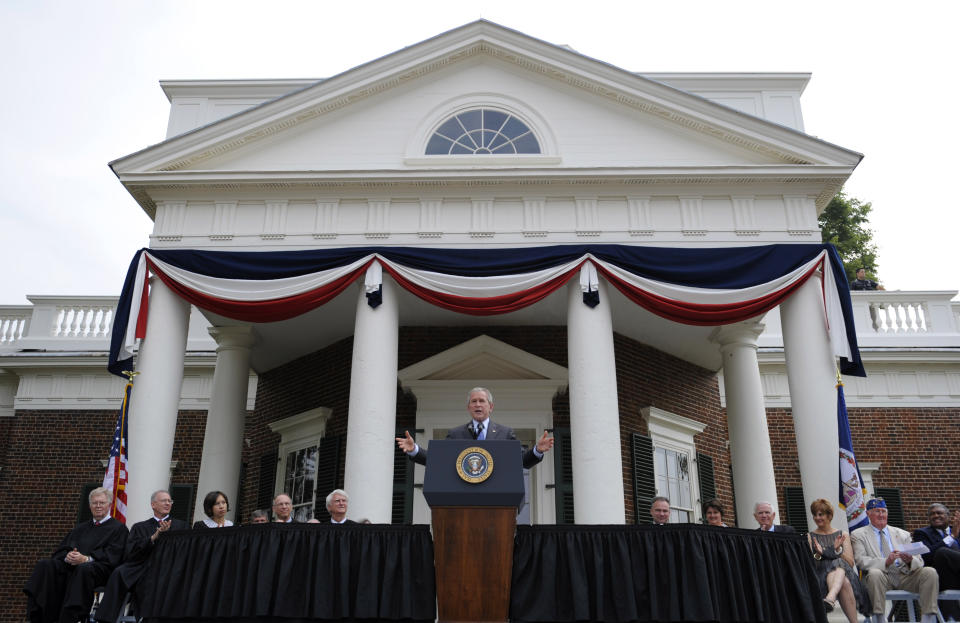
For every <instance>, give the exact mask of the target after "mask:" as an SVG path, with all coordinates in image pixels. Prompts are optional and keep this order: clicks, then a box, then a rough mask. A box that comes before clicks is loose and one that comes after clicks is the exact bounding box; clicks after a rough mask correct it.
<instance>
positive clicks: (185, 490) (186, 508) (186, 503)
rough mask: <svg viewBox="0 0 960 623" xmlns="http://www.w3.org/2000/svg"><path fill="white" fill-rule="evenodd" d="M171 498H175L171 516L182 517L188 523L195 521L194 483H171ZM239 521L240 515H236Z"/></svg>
mask: <svg viewBox="0 0 960 623" xmlns="http://www.w3.org/2000/svg"><path fill="white" fill-rule="evenodd" d="M170 499H171V500H173V508H172V509H170V516H171V517H173V518H174V519H182V520H183V521H185V522H187V525H190V524H192V523H193V502H194V493H193V485H170ZM236 517H237V523H240V519H241V517H240V515H236Z"/></svg>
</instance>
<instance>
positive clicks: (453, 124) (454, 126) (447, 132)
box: [437, 117, 463, 138]
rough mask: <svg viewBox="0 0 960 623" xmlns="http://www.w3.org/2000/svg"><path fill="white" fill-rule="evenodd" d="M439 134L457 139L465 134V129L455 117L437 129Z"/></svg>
mask: <svg viewBox="0 0 960 623" xmlns="http://www.w3.org/2000/svg"><path fill="white" fill-rule="evenodd" d="M437 134H442V135H443V136H446V137H449V138H456V137H457V136H460V135H461V134H463V127H462V126H461V125H460V122H459V121H457V119H456V117H454V118H452V119H447V120H446V121H445V122H444V123H443V125H441V126H440V127H439V128H437Z"/></svg>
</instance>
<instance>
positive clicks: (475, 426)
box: [397, 387, 553, 469]
mask: <svg viewBox="0 0 960 623" xmlns="http://www.w3.org/2000/svg"><path fill="white" fill-rule="evenodd" d="M467 413H469V414H470V418H471V419H470V421H469V422H467V423H466V424H464V425H463V426H457V427H455V428H451V429H450V432H448V433H447V439H477V440H484V439H503V440H509V439H513V440H515V439H516V438H517V436H516V435H515V434H514V433H513V429H512V428H510V427H509V426H504V425H503V424H497V423H496V422H494V421H492V420H491V419H490V414H491V413H493V394H491V393H490V390H489V389H487V388H485V387H474V388H473V389H471V390H470V392H469V393H468V394H467ZM397 446H398V447H399V448H400V449H401V450H403V451H404V452H406V454H407V456H408V457H410V460H412V461H415V462H417V463H419V464H420V465H426V464H427V450H426V448H421V447H420V445H419V444H417V443H416V442H415V441H414V440H413V437H411V436H410V431H404V436H403V437H397ZM552 447H553V437H548V436H547V431H543V435H541V437H540V439H538V440H537V443H536V445H535V446H534V447H532V448H527V449H526V450H524V452H523V466H524V468H526V469H530V468H531V467H533V466H534V465H536V464H537V463H539V462H540V461H542V460H543V455H544V454H545V453H546V452H548V451H549V450H550V448H552Z"/></svg>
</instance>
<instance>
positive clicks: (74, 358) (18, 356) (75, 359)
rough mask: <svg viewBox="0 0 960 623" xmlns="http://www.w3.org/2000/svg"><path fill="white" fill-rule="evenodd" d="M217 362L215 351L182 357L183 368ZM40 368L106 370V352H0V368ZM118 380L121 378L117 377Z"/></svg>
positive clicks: (206, 365) (194, 352)
mask: <svg viewBox="0 0 960 623" xmlns="http://www.w3.org/2000/svg"><path fill="white" fill-rule="evenodd" d="M216 362H217V354H216V352H215V351H203V352H198V351H191V352H189V353H187V355H186V357H185V358H184V364H183V365H184V368H213V367H214V365H215V364H216ZM41 368H63V369H67V368H73V369H81V368H100V369H101V370H102V371H103V373H104V374H109V373H108V372H107V353H106V352H105V351H88V352H79V351H77V352H60V351H58V352H12V353H0V369H3V370H6V371H8V372H10V373H13V374H16V373H17V371H18V370H29V369H41ZM118 380H122V379H119V377H118Z"/></svg>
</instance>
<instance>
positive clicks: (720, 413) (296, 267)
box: [0, 21, 960, 608]
mask: <svg viewBox="0 0 960 623" xmlns="http://www.w3.org/2000/svg"><path fill="white" fill-rule="evenodd" d="M281 69H282V68H281ZM809 78H810V76H809V75H808V74H795V73H782V74H663V73H661V74H641V73H635V72H633V71H630V70H627V69H622V68H618V67H614V66H611V65H609V64H607V63H604V62H602V61H599V60H596V59H592V58H588V57H586V56H583V55H581V54H579V53H577V52H576V51H575V50H572V49H570V48H568V47H565V46H557V45H553V44H550V43H546V42H543V41H540V40H538V39H535V38H533V37H531V36H528V35H526V34H523V33H519V32H516V31H513V30H510V29H508V28H504V27H502V26H498V25H496V24H492V23H490V22H486V21H477V22H473V23H470V24H467V25H465V26H463V27H460V28H457V29H454V30H452V31H449V32H445V33H442V34H440V35H437V36H436V37H434V38H431V39H428V40H426V41H423V42H420V43H417V44H414V45H411V46H409V47H406V48H403V49H402V50H399V51H397V52H394V53H392V54H389V55H387V56H384V57H382V58H378V59H375V60H372V61H370V62H369V63H366V64H364V65H361V66H359V67H355V68H353V69H349V70H346V71H344V72H343V73H341V74H339V75H336V76H333V77H330V78H326V79H322V80H210V81H206V80H204V81H164V82H162V83H161V86H162V88H163V90H164V92H165V93H166V95H167V97H168V98H169V100H170V103H171V108H170V118H169V125H168V129H167V138H166V140H164V141H163V142H161V143H159V144H156V145H152V146H148V147H145V148H144V149H143V150H141V151H139V152H136V153H134V154H130V155H128V156H124V157H122V158H119V159H117V160H115V161H114V162H112V163H111V167H112V169H113V171H114V172H115V173H116V175H117V177H118V179H119V182H120V183H121V184H123V185H124V187H125V188H126V189H127V190H128V191H129V192H130V195H131V197H132V199H133V201H132V202H131V205H130V206H128V207H127V208H125V209H142V210H144V211H145V212H146V213H147V214H148V215H149V216H150V217H151V218H152V219H153V221H154V229H153V231H152V233H151V236H150V248H149V249H146V250H143V251H141V252H137V250H136V249H131V250H130V251H131V257H132V258H133V261H132V263H131V271H130V274H129V277H128V280H127V283H126V284H117V285H118V288H119V287H120V286H121V285H123V286H124V287H123V293H122V296H121V298H120V301H119V304H118V303H117V299H116V298H105V299H97V300H93V299H76V298H73V299H57V298H53V297H32V298H31V302H32V305H30V306H23V307H19V306H16V307H13V306H11V307H6V308H2V309H0V436H2V438H3V439H5V440H6V443H5V444H3V445H4V446H5V449H4V450H2V451H0V452H2V453H3V454H2V455H0V461H2V463H0V465H2V471H0V501H2V502H3V503H2V504H0V514H2V515H3V520H2V521H0V526H9V525H14V524H15V523H16V522H17V521H18V520H21V519H22V518H23V517H24V515H22V514H18V513H19V512H20V511H17V510H15V507H16V505H15V504H12V503H11V501H12V500H15V499H17V496H20V495H23V494H24V493H25V492H26V491H28V490H34V491H36V492H37V493H41V494H43V496H49V495H51V494H52V493H54V492H61V493H62V492H64V487H65V486H66V487H67V490H68V491H69V492H70V493H69V495H67V497H66V498H65V499H63V500H57V501H56V502H54V501H50V502H48V503H46V504H45V508H44V509H42V511H41V512H52V511H55V512H56V513H58V514H59V516H64V517H65V518H64V520H63V521H60V522H58V523H53V524H51V525H50V527H49V530H46V531H41V533H40V534H38V535H37V537H36V541H35V542H34V543H33V544H32V545H31V546H29V547H27V548H26V549H24V550H22V558H23V559H24V564H26V561H27V560H28V559H30V560H32V559H33V558H35V557H36V555H37V552H38V551H41V550H42V549H43V547H44V545H45V544H48V542H49V541H50V539H51V538H53V537H52V536H51V535H52V534H60V533H62V532H63V531H65V530H66V526H68V525H69V524H70V523H72V517H73V515H71V513H75V512H76V507H77V500H78V499H79V496H80V490H81V489H82V488H83V486H85V485H87V486H89V485H90V484H91V483H94V482H96V480H97V477H98V476H97V474H98V470H100V472H99V473H102V464H101V460H102V459H105V458H106V452H107V450H108V449H109V439H110V438H111V436H112V432H113V420H114V419H115V417H116V409H117V407H118V405H119V398H120V396H121V395H122V387H123V381H121V380H120V379H118V378H117V377H115V376H111V375H110V374H108V373H107V372H106V364H107V359H108V353H109V357H110V358H111V364H112V365H113V366H114V367H115V368H121V367H124V366H128V367H135V368H136V370H137V371H138V372H139V373H140V374H139V375H138V376H137V378H136V381H135V388H134V392H133V398H132V402H131V418H130V474H131V480H130V484H129V488H128V494H129V507H130V513H129V516H130V517H131V518H132V520H134V521H135V520H139V519H142V518H144V517H146V516H147V515H148V513H149V505H148V496H149V495H150V492H151V491H153V490H155V489H157V488H161V487H165V486H167V485H168V484H171V483H172V484H173V485H174V487H175V490H176V491H175V493H176V495H175V497H176V498H177V501H178V510H179V512H181V513H186V514H192V515H193V516H198V515H200V514H202V505H201V504H200V501H201V500H202V498H203V495H204V494H205V493H206V492H207V491H210V490H214V489H218V490H222V491H224V492H226V493H227V494H228V496H229V497H230V499H231V503H232V510H231V512H232V513H235V514H236V515H237V516H236V517H235V519H242V518H243V517H241V515H246V514H248V513H249V511H251V510H253V509H254V508H257V507H264V506H267V505H269V500H270V499H271V498H272V497H273V495H274V494H276V493H278V492H281V491H286V492H289V493H291V494H292V496H293V497H294V502H295V505H296V507H297V513H298V514H299V516H300V517H303V518H307V517H311V516H313V515H315V514H316V515H321V514H322V513H323V512H324V510H323V497H324V496H325V495H326V493H327V492H328V491H329V490H330V489H332V488H334V487H336V486H343V487H344V488H345V489H346V490H347V491H348V492H349V493H350V516H352V517H355V518H359V517H366V518H369V519H371V520H372V521H374V522H391V521H394V522H410V521H412V522H415V523H424V522H428V521H429V508H428V507H427V506H426V504H425V503H424V501H423V498H422V495H421V494H420V487H419V483H422V479H423V473H422V468H421V467H419V466H417V467H416V468H414V467H413V465H412V464H411V463H409V462H408V461H406V459H405V458H404V457H403V456H402V455H400V454H399V453H398V452H396V449H395V443H394V441H393V439H394V437H395V436H396V435H398V434H400V433H402V431H404V430H409V431H410V432H411V434H415V435H416V437H417V439H418V441H419V442H420V443H422V444H428V443H429V441H430V440H431V439H437V438H443V437H444V436H445V434H446V431H447V429H449V428H450V427H452V426H455V425H457V424H460V423H462V422H463V421H465V419H466V417H467V416H466V414H465V410H464V405H465V399H466V392H467V390H469V389H470V388H471V387H474V386H478V385H479V386H486V387H489V388H490V389H491V390H492V391H493V394H494V397H495V410H494V416H493V417H494V419H496V420H499V421H501V422H503V423H505V424H508V425H510V426H512V427H513V428H514V429H515V430H516V431H517V432H518V434H519V436H520V437H521V439H522V440H523V441H525V442H526V443H532V441H533V440H534V439H535V438H536V437H537V436H538V435H539V434H540V433H541V432H542V431H543V430H544V429H550V430H552V431H553V434H554V436H555V437H556V439H557V446H556V448H555V449H554V450H553V451H552V452H551V453H550V454H549V455H548V457H547V460H545V461H544V462H543V463H542V464H541V465H539V466H538V467H536V468H535V469H533V470H531V471H530V472H529V473H528V474H526V478H527V493H528V495H527V500H526V503H525V506H524V508H523V511H522V513H521V518H520V520H521V521H525V522H533V523H554V522H576V523H612V524H617V523H624V522H627V523H633V522H641V521H644V520H645V519H646V517H647V514H646V506H647V504H648V503H649V499H650V498H651V497H652V496H653V495H657V494H667V495H668V496H669V497H670V499H671V504H672V507H673V514H674V518H675V520H677V521H699V520H700V519H701V510H700V503H701V502H702V501H703V500H705V499H707V498H709V497H714V496H717V497H719V498H720V499H721V500H722V501H723V502H724V503H725V504H726V505H727V507H728V509H729V511H728V513H729V516H730V518H731V519H733V520H734V521H736V522H737V523H739V525H741V526H751V525H753V520H752V517H751V511H752V505H753V502H754V501H757V500H769V501H771V502H772V503H773V504H774V506H775V507H776V508H777V509H778V511H779V516H780V518H781V520H784V521H786V520H789V521H790V522H791V523H794V524H797V525H805V522H806V518H805V516H804V515H803V507H804V504H805V503H809V501H810V500H812V499H814V498H816V497H822V496H826V497H830V496H831V495H835V494H836V489H837V432H836V389H835V384H836V376H837V370H838V366H839V367H841V368H843V369H844V370H845V371H847V372H850V373H851V375H848V376H844V381H845V384H846V392H847V401H848V406H849V407H850V414H851V426H852V428H853V432H854V445H855V449H856V451H857V454H858V457H860V458H861V461H863V466H864V470H865V476H866V477H867V480H868V486H869V488H871V489H874V488H876V489H877V490H879V491H880V492H883V493H886V494H887V495H888V496H899V498H900V503H901V508H902V511H903V512H904V521H905V522H906V523H911V524H916V523H917V522H918V521H922V513H921V510H922V507H923V505H924V504H925V502H926V501H927V500H929V499H932V498H934V497H935V498H937V499H941V500H943V501H945V502H946V503H948V504H955V503H956V502H957V500H956V499H955V498H956V494H955V493H953V492H952V490H949V491H948V489H947V488H944V487H943V486H941V485H938V484H936V483H931V484H929V485H927V484H923V485H918V484H917V475H918V473H923V472H924V471H929V470H937V471H938V472H939V473H940V474H942V475H943V478H942V479H941V480H942V482H955V481H956V476H957V475H958V474H957V473H956V471H957V470H956V468H955V467H954V466H953V465H952V464H949V465H944V463H945V462H946V461H944V460H943V456H944V455H945V454H946V453H948V452H950V451H951V450H952V448H954V447H956V444H957V442H958V441H960V430H958V426H960V422H958V415H960V408H958V406H957V405H958V402H957V401H958V399H960V357H958V356H957V353H958V351H957V349H958V348H960V331H958V321H957V317H958V310H957V306H956V305H955V304H953V303H952V302H951V298H952V297H953V296H954V295H955V293H952V292H873V293H855V294H854V296H853V297H852V301H851V297H850V295H849V293H847V291H846V287H845V285H844V284H842V283H838V278H837V272H836V271H837V270H839V269H840V267H838V266H837V262H836V258H835V256H834V255H832V254H831V253H830V250H829V249H827V248H824V247H823V246H822V245H820V232H819V229H818V226H817V214H818V213H819V212H820V211H821V210H822V209H823V208H824V207H825V206H826V204H827V203H828V202H829V200H830V199H831V197H833V195H834V194H835V193H836V192H837V191H838V190H839V189H840V188H841V186H842V185H843V183H844V181H845V180H846V179H847V178H848V177H849V176H850V175H851V173H852V172H853V170H854V169H855V167H856V166H857V164H858V162H859V161H860V159H861V156H860V154H858V153H856V152H854V151H851V150H849V149H845V148H842V147H839V146H836V145H833V144H831V143H829V142H826V141H824V140H821V139H818V138H815V137H813V136H810V135H808V134H806V133H805V132H804V127H803V117H802V113H801V107H800V98H801V95H802V92H803V90H804V87H805V85H806V84H807V81H808V80H809ZM135 254H136V255H135ZM840 279H841V280H842V277H841V278H840ZM147 312H148V313H147ZM138 336H140V337H141V338H142V339H137V337H138ZM111 338H112V345H111ZM861 358H862V359H861ZM861 363H862V367H861ZM863 368H865V369H866V372H867V376H866V377H862V376H859V374H861V373H862V370H863ZM71 442H72V443H71ZM73 446H76V447H73ZM66 447H73V450H75V451H76V454H70V453H66V452H64V451H63V448H66ZM67 456H70V457H74V459H73V460H65V459H64V457H67ZM73 491H76V494H74V493H73ZM791 505H792V506H791ZM34 516H35V515H34ZM5 530H8V528H0V531H5ZM12 538H13V537H12V536H11V535H9V534H8V535H7V536H0V542H3V543H4V546H3V549H4V551H5V552H7V551H11V550H8V549H7V547H6V544H7V543H8V542H9V540H10V539H12ZM4 573H5V574H7V580H8V581H7V582H6V583H5V584H4V585H5V586H6V585H13V584H16V578H17V577H19V576H17V575H16V572H15V571H9V570H4V571H0V574H4ZM0 582H2V578H0ZM4 590H6V589H4ZM11 594H12V593H9V592H8V593H7V595H8V596H5V597H3V599H4V600H5V601H4V602H3V603H5V604H10V603H14V602H15V601H16V599H17V598H16V597H15V596H10V595H11ZM3 608H6V606H3ZM11 608H12V607H11Z"/></svg>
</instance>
